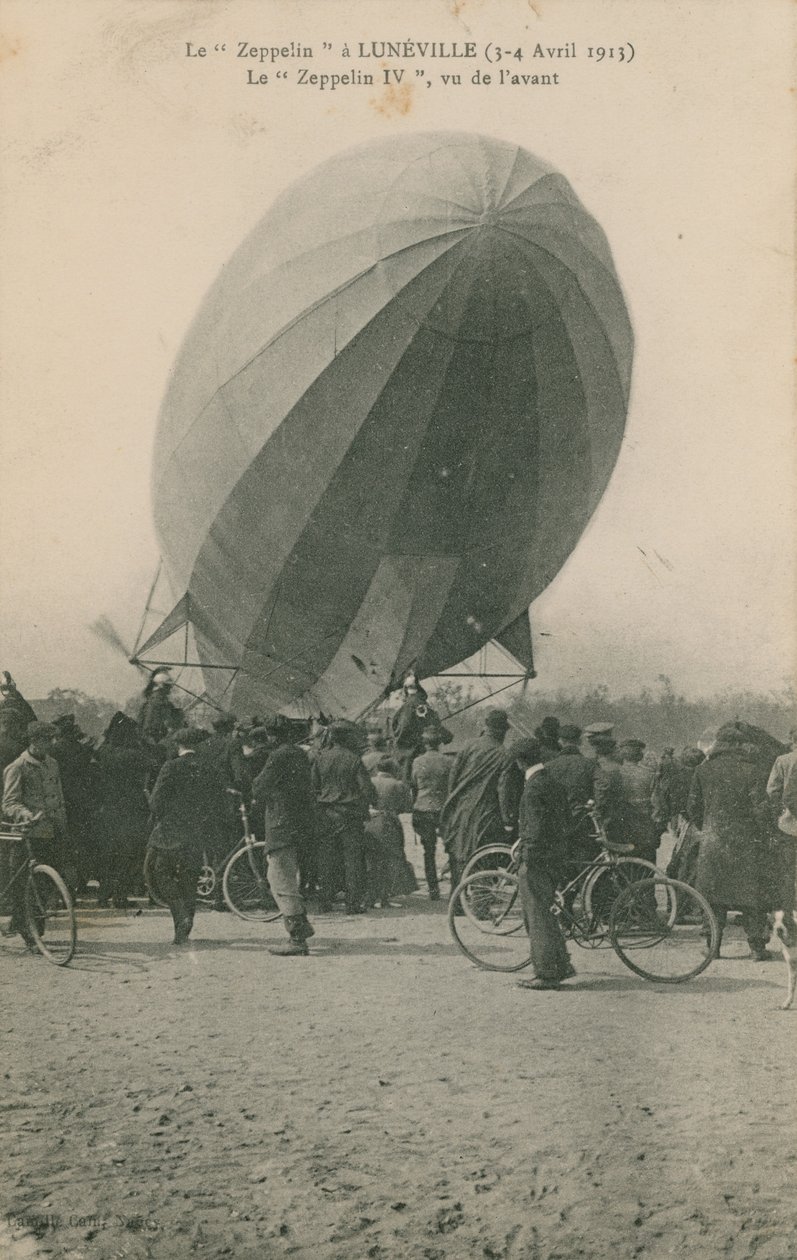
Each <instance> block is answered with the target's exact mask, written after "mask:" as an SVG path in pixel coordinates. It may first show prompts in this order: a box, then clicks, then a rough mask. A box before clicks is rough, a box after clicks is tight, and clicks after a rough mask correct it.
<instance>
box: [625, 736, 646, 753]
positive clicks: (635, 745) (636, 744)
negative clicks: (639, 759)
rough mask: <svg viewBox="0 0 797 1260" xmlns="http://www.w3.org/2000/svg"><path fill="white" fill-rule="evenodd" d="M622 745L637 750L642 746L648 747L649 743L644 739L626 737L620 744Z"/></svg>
mask: <svg viewBox="0 0 797 1260" xmlns="http://www.w3.org/2000/svg"><path fill="white" fill-rule="evenodd" d="M620 747H621V748H628V749H630V750H631V751H633V752H637V751H638V750H640V749H642V748H647V744H646V743H645V741H644V739H624V740H623V742H622V743H621V744H620Z"/></svg>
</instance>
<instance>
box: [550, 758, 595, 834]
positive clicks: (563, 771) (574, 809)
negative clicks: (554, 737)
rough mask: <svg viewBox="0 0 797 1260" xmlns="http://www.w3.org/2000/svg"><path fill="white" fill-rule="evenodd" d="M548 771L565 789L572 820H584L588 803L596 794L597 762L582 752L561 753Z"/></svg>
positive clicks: (551, 762) (551, 763)
mask: <svg viewBox="0 0 797 1260" xmlns="http://www.w3.org/2000/svg"><path fill="white" fill-rule="evenodd" d="M546 769H547V770H549V771H550V774H551V778H552V779H555V780H556V782H557V783H560V784H561V786H562V787H563V788H564V790H565V792H566V794H567V804H568V807H569V809H570V816H571V818H572V819H573V820H576V819H583V818H584V813H585V810H586V808H587V801H589V800H591V799H592V797H593V794H594V792H595V762H594V761H590V759H589V758H588V757H584V756H582V754H581V753H580V752H561V753H560V754H559V756H558V757H555V758H554V759H553V761H550V762H548V764H547V766H546Z"/></svg>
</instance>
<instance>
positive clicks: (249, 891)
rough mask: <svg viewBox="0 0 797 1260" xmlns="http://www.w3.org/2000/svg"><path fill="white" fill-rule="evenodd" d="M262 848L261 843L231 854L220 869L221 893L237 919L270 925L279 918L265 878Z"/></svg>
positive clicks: (264, 847) (262, 844)
mask: <svg viewBox="0 0 797 1260" xmlns="http://www.w3.org/2000/svg"><path fill="white" fill-rule="evenodd" d="M265 858H266V846H265V844H264V843H263V841H262V840H258V841H256V842H255V843H254V844H248V845H246V846H245V847H244V848H243V849H239V850H238V852H237V853H233V855H232V857H231V858H230V860H229V862H228V863H227V865H226V866H225V868H224V878H223V879H222V881H221V890H222V892H223V894H224V900H225V901H226V902H227V905H228V906H229V907H230V909H231V910H232V912H233V914H237V915H238V918H239V919H251V920H253V921H254V922H257V923H271V922H272V921H273V920H274V919H278V918H279V917H280V912H279V909H278V908H277V904H276V902H275V901H274V898H273V897H272V895H271V889H270V888H269V886H268V880H267V879H266V861H265Z"/></svg>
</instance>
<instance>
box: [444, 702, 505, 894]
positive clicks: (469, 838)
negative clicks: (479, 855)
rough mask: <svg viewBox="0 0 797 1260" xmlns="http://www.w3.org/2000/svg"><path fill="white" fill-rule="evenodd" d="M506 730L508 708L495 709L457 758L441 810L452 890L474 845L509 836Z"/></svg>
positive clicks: (471, 854)
mask: <svg viewBox="0 0 797 1260" xmlns="http://www.w3.org/2000/svg"><path fill="white" fill-rule="evenodd" d="M508 730H509V715H508V714H507V712H506V710H504V709H491V710H490V712H489V713H487V714H486V716H485V718H484V729H483V731H482V733H481V735H480V736H479V738H478V739H474V740H471V741H470V742H469V743H467V744H465V746H464V747H463V748H462V749H461V750H460V752H459V753H458V754H457V756H456V757H455V758H454V764H453V765H452V767H451V773H450V776H449V780H448V796H447V798H446V800H445V803H444V805H443V808H442V810H441V811H440V834H441V835H442V837H443V842H444V844H445V847H446V850H447V852H448V857H449V865H450V869H451V888H452V891H453V889H454V888H455V887H456V886H457V884H458V883H459V881H460V878H461V876H462V870H463V868H464V866H465V864H466V863H467V862H468V861H469V859H470V858H471V857H472V856H473V854H474V853H475V852H476V850H477V849H480V848H481V847H482V845H485V844H496V843H498V844H500V843H502V842H503V840H504V838H505V834H506V833H505V831H504V820H503V818H502V816H501V803H500V800H499V793H498V785H499V780H500V778H501V773H502V771H503V769H504V767H505V765H506V762H507V756H506V753H505V752H504V747H503V745H504V739H505V738H506V733H507V731H508Z"/></svg>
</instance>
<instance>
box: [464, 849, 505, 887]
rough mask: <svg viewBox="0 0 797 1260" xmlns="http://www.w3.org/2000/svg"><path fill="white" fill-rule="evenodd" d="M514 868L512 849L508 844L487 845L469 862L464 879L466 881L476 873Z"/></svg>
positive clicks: (477, 851)
mask: <svg viewBox="0 0 797 1260" xmlns="http://www.w3.org/2000/svg"><path fill="white" fill-rule="evenodd" d="M511 866H512V849H511V847H510V846H509V845H508V844H486V845H485V846H484V848H483V849H477V850H476V852H475V853H474V855H473V857H472V858H470V860H469V861H468V862H467V864H466V866H465V869H464V871H463V872H462V879H463V880H465V879H467V878H468V876H469V875H473V874H474V872H475V871H499V870H507V869H509V868H510V867H511Z"/></svg>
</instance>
